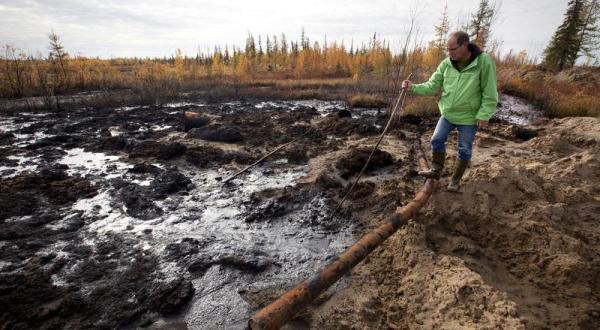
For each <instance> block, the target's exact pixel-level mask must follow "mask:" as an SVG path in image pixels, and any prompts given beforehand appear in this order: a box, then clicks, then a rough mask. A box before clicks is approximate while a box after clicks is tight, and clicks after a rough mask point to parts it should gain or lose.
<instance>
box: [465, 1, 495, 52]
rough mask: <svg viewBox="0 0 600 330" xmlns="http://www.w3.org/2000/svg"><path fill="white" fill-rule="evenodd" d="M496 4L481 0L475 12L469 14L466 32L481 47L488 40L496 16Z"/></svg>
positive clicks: (482, 47) (483, 47)
mask: <svg viewBox="0 0 600 330" xmlns="http://www.w3.org/2000/svg"><path fill="white" fill-rule="evenodd" d="M495 7H496V4H494V3H490V2H489V1H488V0H481V1H480V2H479V8H478V9H477V12H476V13H475V14H473V15H471V22H470V23H469V26H468V32H469V35H470V36H471V38H472V40H473V42H475V44H477V45H478V46H479V47H480V48H481V49H485V46H486V44H487V42H488V40H489V37H490V34H491V29H492V23H493V22H494V20H495V18H496V14H497V13H496V8H495Z"/></svg>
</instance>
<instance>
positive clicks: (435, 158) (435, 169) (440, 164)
mask: <svg viewBox="0 0 600 330" xmlns="http://www.w3.org/2000/svg"><path fill="white" fill-rule="evenodd" d="M444 161H446V153H444V152H433V153H432V154H431V169H429V170H427V171H419V175H420V176H424V177H426V178H430V179H436V180H437V179H439V178H440V176H441V175H442V170H443V169H444Z"/></svg>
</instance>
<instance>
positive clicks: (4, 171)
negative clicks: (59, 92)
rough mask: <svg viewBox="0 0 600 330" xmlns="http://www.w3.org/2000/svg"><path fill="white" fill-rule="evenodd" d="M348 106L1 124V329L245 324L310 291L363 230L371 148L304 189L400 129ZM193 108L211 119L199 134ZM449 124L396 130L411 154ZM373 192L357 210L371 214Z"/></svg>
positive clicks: (129, 111)
mask: <svg viewBox="0 0 600 330" xmlns="http://www.w3.org/2000/svg"><path fill="white" fill-rule="evenodd" d="M343 110H347V109H346V106H345V104H344V103H343V102H324V101H314V100H313V101H273V102H258V101H256V102H245V101H244V102H240V101H236V102H227V103H216V104H206V103H201V102H199V103H174V104H169V105H166V106H160V107H122V108H111V109H73V110H69V111H62V112H52V113H50V112H39V113H18V114H10V115H2V117H0V176H1V178H0V204H1V205H2V207H1V208H0V328H3V329H4V328H6V329H30V328H42V329H55V328H98V329H101V328H132V327H138V326H152V327H155V328H159V327H164V328H173V327H178V328H186V327H187V328H190V329H203V328H243V327H245V324H246V321H247V319H248V318H249V317H250V316H251V314H252V313H253V312H255V311H256V307H257V306H255V303H254V302H255V301H256V299H255V298H252V297H251V296H252V295H257V294H258V295H260V294H261V293H264V292H281V289H282V288H288V287H289V286H290V285H292V284H295V283H297V282H298V281H299V280H301V279H303V278H305V277H307V276H309V275H310V274H312V273H313V272H315V271H316V270H317V269H319V268H320V267H322V266H323V265H325V264H326V263H327V262H328V261H329V260H330V259H331V258H333V257H334V256H336V255H337V254H339V253H340V252H341V251H343V250H344V249H345V248H346V247H347V246H349V245H350V244H352V243H353V242H354V241H355V240H356V239H357V238H358V235H359V234H360V233H362V232H363V228H362V225H364V224H363V223H361V222H360V221H357V220H356V219H354V218H353V217H352V214H351V213H350V212H341V214H337V215H335V216H334V215H332V209H333V208H334V207H335V205H336V204H335V203H336V200H337V199H336V198H339V196H340V195H343V193H344V192H345V190H344V186H345V185H347V184H348V182H349V181H347V179H349V178H351V177H352V176H353V175H355V174H356V173H357V172H359V171H360V169H361V167H362V165H363V163H364V161H365V160H366V155H368V149H356V150H354V149H353V150H351V151H350V154H349V156H347V157H341V158H340V159H338V160H337V162H336V163H335V164H327V165H328V166H330V167H332V168H333V170H332V171H330V174H331V175H329V176H320V177H319V178H317V179H316V180H315V181H314V182H313V183H310V184H309V183H306V182H305V181H303V180H301V179H302V178H303V177H305V176H306V175H307V167H308V163H309V161H310V160H312V159H315V158H316V157H319V156H320V155H322V154H324V153H330V152H336V151H339V150H340V149H344V148H346V146H345V145H344V142H343V140H344V139H345V138H346V137H348V136H350V135H354V136H358V137H359V138H360V137H373V136H377V135H378V134H380V132H381V129H382V126H384V125H385V121H386V120H387V117H386V115H385V112H384V111H379V110H377V109H354V110H352V111H350V112H347V111H343ZM501 110H502V109H501ZM184 111H195V112H198V113H201V117H199V118H197V119H196V120H195V121H194V122H188V123H187V125H184V121H183V112H184ZM510 117H511V116H510V114H507V118H510ZM505 120H506V119H505ZM508 121H509V122H510V120H508ZM434 123H435V118H429V117H427V118H418V117H414V116H408V117H406V118H405V120H404V124H401V125H404V126H401V128H397V129H396V130H395V132H394V133H393V134H396V135H397V136H398V137H399V138H401V139H402V138H405V139H407V141H408V142H409V144H410V137H411V134H417V133H418V132H420V131H422V130H425V129H430V128H431V127H432V126H433V125H434ZM407 136H408V137H407ZM293 139H297V140H296V141H295V142H294V143H293V144H292V145H291V146H290V147H288V148H286V149H284V150H282V151H280V152H278V153H277V154H275V155H274V156H273V157H272V158H270V159H269V160H267V162H265V163H264V165H261V166H257V167H255V168H253V169H252V170H251V171H249V172H248V173H245V174H242V175H241V176H239V177H238V178H236V179H234V180H232V182H231V183H230V184H227V185H224V184H223V183H222V181H223V180H224V179H226V178H227V177H228V176H230V175H232V174H233V173H235V172H236V171H237V170H239V169H241V168H243V167H245V166H246V165H248V164H251V163H253V162H254V161H256V160H257V159H258V158H259V157H260V156H262V155H263V154H265V153H266V152H267V151H269V150H272V149H273V148H275V147H276V146H278V145H280V144H282V143H285V142H288V141H291V140H293ZM414 167H415V164H414V160H413V159H412V158H411V157H408V156H407V158H405V159H394V158H392V157H391V156H390V155H389V154H388V153H386V152H379V153H377V154H376V155H375V158H374V159H373V161H372V166H370V167H369V170H370V171H376V170H377V169H380V168H388V169H391V170H390V171H391V173H396V174H398V175H400V173H401V174H402V179H406V180H412V179H413V178H414ZM394 171H395V172H394ZM372 186H373V183H368V184H363V185H359V186H358V187H357V191H356V192H355V193H354V194H353V195H351V196H350V197H351V198H350V202H349V203H350V204H351V205H353V206H354V208H355V209H357V208H358V209H360V207H361V203H359V202H357V203H353V200H354V199H357V200H360V199H361V198H364V197H365V196H368V195H369V191H372V190H373V187H372ZM404 193H405V194H406V195H410V194H411V193H412V191H406V192H404ZM382 205H383V206H382V207H384V206H385V205H384V204H383V202H382ZM339 285H341V286H343V285H344V282H343V281H342V282H341V283H340V284H339Z"/></svg>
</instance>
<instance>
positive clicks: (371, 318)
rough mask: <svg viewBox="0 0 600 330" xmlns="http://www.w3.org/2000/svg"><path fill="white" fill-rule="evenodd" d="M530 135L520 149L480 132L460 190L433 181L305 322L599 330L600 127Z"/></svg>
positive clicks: (579, 123)
mask: <svg viewBox="0 0 600 330" xmlns="http://www.w3.org/2000/svg"><path fill="white" fill-rule="evenodd" d="M539 129H540V130H539V131H540V134H539V136H537V137H535V138H533V139H531V140H529V141H527V142H519V141H510V140H507V139H504V138H499V137H497V136H496V137H494V136H485V135H483V136H481V137H480V139H481V140H483V141H485V143H483V144H482V145H480V146H479V147H478V148H479V149H478V150H476V158H475V159H474V160H473V163H472V167H471V168H470V170H468V171H467V174H466V176H465V180H464V182H463V186H462V188H461V193H450V192H447V191H445V186H446V185H447V183H448V177H447V176H446V177H445V178H443V179H442V180H440V183H439V187H438V188H437V190H436V192H435V193H434V194H433V196H432V198H431V199H430V201H429V203H428V204H427V205H426V207H425V208H424V209H423V211H422V213H421V216H420V217H419V218H418V219H415V220H414V221H412V222H411V223H410V224H409V225H408V226H407V227H406V228H404V229H403V230H401V231H400V232H399V233H397V234H395V235H394V236H392V237H391V238H390V239H389V240H388V241H387V242H386V243H385V244H384V246H383V247H381V248H379V249H377V250H376V251H375V252H374V253H373V254H372V255H371V256H370V257H369V258H368V259H367V260H366V261H365V262H364V263H363V264H361V265H359V266H358V267H356V268H355V270H354V271H353V273H352V280H353V281H352V284H351V285H350V286H349V287H348V288H347V289H345V290H344V291H342V292H340V293H338V294H336V295H334V297H333V298H332V299H330V300H329V301H327V302H326V303H324V304H323V305H321V306H320V307H318V308H317V309H316V311H315V312H314V313H313V315H312V317H311V318H310V322H311V325H313V326H314V327H315V328H325V329H334V328H340V327H342V328H344V327H353V328H391V329H396V328H413V327H417V328H510V329H518V328H563V329H566V328H598V327H599V326H600V308H598V306H600V297H599V296H598V292H600V280H599V279H600V229H599V226H598V224H599V221H600V218H599V214H600V185H599V183H600V152H599V151H600V149H599V143H598V142H599V141H600V134H599V133H600V123H599V120H598V119H597V118H567V119H561V120H556V121H552V122H551V123H550V124H549V125H546V126H544V127H539ZM449 155H450V156H449V158H450V159H449V161H448V165H449V166H448V169H447V170H446V174H449V171H451V170H452V168H453V166H454V162H453V159H452V152H450V153H449Z"/></svg>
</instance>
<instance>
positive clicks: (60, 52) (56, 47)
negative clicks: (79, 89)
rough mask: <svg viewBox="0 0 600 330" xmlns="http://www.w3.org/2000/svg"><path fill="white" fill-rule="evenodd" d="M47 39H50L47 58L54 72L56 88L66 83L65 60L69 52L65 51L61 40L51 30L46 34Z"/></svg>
mask: <svg viewBox="0 0 600 330" xmlns="http://www.w3.org/2000/svg"><path fill="white" fill-rule="evenodd" d="M48 39H49V40H50V45H49V47H48V48H49V50H50V52H49V53H48V59H49V60H50V62H51V63H52V67H53V71H54V74H55V79H56V80H55V82H56V86H55V87H57V88H61V87H64V85H65V84H66V83H67V68H66V66H67V60H68V58H69V54H68V53H67V52H66V51H65V48H64V46H63V45H62V42H61V41H60V37H59V36H58V35H57V34H56V33H54V31H51V32H50V34H49V35H48Z"/></svg>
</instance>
